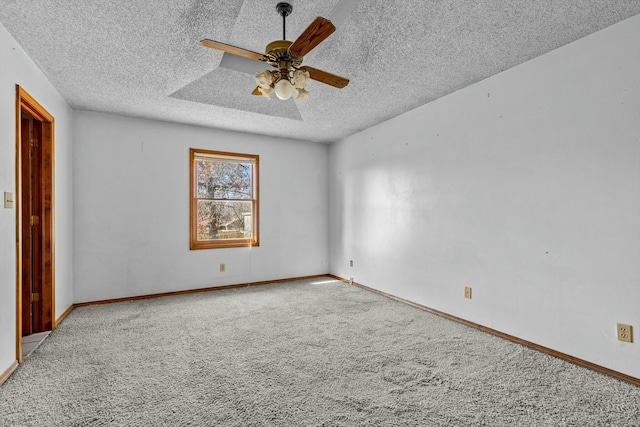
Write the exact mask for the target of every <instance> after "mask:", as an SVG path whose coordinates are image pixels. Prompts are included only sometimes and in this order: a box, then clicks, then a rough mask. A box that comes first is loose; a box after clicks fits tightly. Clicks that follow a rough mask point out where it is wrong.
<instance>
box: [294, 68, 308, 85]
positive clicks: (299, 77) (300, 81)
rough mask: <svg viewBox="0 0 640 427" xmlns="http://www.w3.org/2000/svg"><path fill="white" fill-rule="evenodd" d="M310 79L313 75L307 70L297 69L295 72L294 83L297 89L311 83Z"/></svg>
mask: <svg viewBox="0 0 640 427" xmlns="http://www.w3.org/2000/svg"><path fill="white" fill-rule="evenodd" d="M309 80H311V75H310V74H309V72H308V71H307V70H296V71H295V72H294V73H293V85H294V86H295V87H296V89H304V88H306V87H307V85H308V84H309Z"/></svg>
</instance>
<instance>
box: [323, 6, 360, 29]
mask: <svg viewBox="0 0 640 427" xmlns="http://www.w3.org/2000/svg"><path fill="white" fill-rule="evenodd" d="M359 1H360V0H342V1H341V2H340V3H338V5H337V6H336V7H335V8H334V9H333V11H332V12H331V14H330V15H329V19H330V20H331V22H333V25H335V26H336V27H339V26H340V25H341V24H342V22H343V21H344V20H345V19H346V18H347V16H348V15H349V14H350V13H351V12H352V11H353V9H355V8H356V6H358V2H359Z"/></svg>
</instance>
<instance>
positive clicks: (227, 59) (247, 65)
mask: <svg viewBox="0 0 640 427" xmlns="http://www.w3.org/2000/svg"><path fill="white" fill-rule="evenodd" d="M218 67H222V68H227V69H229V70H234V71H239V72H241V73H246V74H252V75H254V76H255V75H256V73H258V72H260V71H264V70H265V69H267V68H269V64H266V63H264V62H262V61H260V62H258V61H252V60H250V59H248V58H244V57H242V56H237V55H231V54H229V53H227V52H225V53H224V55H222V59H221V60H220V64H218Z"/></svg>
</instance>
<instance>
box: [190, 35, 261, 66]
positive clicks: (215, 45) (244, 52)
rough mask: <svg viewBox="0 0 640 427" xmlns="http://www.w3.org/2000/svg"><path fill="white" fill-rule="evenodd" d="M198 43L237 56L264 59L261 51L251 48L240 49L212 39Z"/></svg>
mask: <svg viewBox="0 0 640 427" xmlns="http://www.w3.org/2000/svg"><path fill="white" fill-rule="evenodd" d="M200 44H202V46H205V47H210V48H211V49H218V50H221V51H223V52H228V53H232V54H234V55H238V56H244V57H245V58H249V59H254V60H256V61H264V60H266V58H265V56H264V55H263V54H261V53H257V52H253V51H251V50H247V49H242V48H241V47H236V46H231V45H230V44H225V43H220V42H217V41H213V40H208V39H204V40H201V41H200Z"/></svg>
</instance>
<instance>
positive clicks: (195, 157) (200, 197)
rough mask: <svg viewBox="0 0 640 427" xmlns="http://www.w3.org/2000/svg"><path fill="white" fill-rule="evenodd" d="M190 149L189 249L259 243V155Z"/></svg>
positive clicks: (231, 246)
mask: <svg viewBox="0 0 640 427" xmlns="http://www.w3.org/2000/svg"><path fill="white" fill-rule="evenodd" d="M189 151H190V162H189V169H190V176H191V178H190V179H191V190H190V191H191V233H190V241H191V243H190V244H191V249H215V248H237V247H244V246H258V212H259V210H258V165H259V156H257V155H253V154H237V153H223V152H218V151H209V150H198V149H194V148H192V149H190V150H189Z"/></svg>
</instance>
